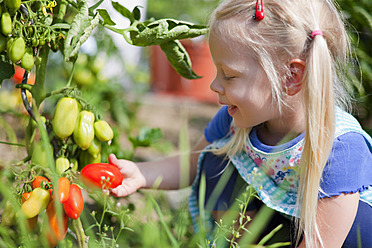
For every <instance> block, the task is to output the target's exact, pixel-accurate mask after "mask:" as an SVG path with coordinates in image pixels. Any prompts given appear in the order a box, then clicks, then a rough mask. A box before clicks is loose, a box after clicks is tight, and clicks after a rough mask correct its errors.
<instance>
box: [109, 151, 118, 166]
mask: <svg viewBox="0 0 372 248" xmlns="http://www.w3.org/2000/svg"><path fill="white" fill-rule="evenodd" d="M108 160H109V164H112V165H116V166H117V165H118V163H119V160H118V159H117V158H116V156H115V154H113V153H111V154H110V155H109V157H108Z"/></svg>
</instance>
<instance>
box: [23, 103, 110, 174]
mask: <svg viewBox="0 0 372 248" xmlns="http://www.w3.org/2000/svg"><path fill="white" fill-rule="evenodd" d="M48 126H49V127H50V130H51V131H52V132H53V135H54V141H55V143H56V144H57V145H56V146H57V150H58V152H55V150H56V147H55V146H53V145H52V142H51V143H49V146H48V147H47V148H45V147H44V146H43V144H42V142H38V143H36V145H33V144H32V140H31V139H30V140H29V141H28V142H27V143H28V144H29V146H28V150H29V154H31V163H32V164H35V165H39V166H41V167H43V168H48V167H49V165H48V159H47V153H48V152H49V153H56V167H55V169H56V172H57V173H58V174H60V175H62V174H63V173H64V172H66V171H67V170H70V169H72V170H73V171H77V170H78V169H79V165H80V168H82V167H83V166H84V165H87V164H92V163H99V162H101V150H102V143H103V142H107V143H110V142H111V140H112V139H113V136H114V134H113V130H112V128H111V126H110V125H109V124H108V122H106V121H105V120H97V119H96V117H95V115H94V113H93V112H92V111H90V110H81V106H80V103H79V102H78V101H77V100H76V99H75V98H73V97H62V98H61V99H60V100H59V101H58V103H57V106H56V109H55V112H54V116H53V119H52V120H51V122H50V123H48ZM26 134H27V131H26ZM26 136H32V135H26Z"/></svg>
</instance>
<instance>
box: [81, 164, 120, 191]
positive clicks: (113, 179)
mask: <svg viewBox="0 0 372 248" xmlns="http://www.w3.org/2000/svg"><path fill="white" fill-rule="evenodd" d="M81 180H82V182H83V183H84V184H85V185H86V186H88V187H98V188H104V189H114V188H116V187H117V186H119V185H120V184H121V183H122V181H123V175H122V174H121V172H120V170H119V169H118V168H117V167H116V166H115V165H112V164H106V163H95V164H88V165H86V166H84V168H83V169H82V170H81Z"/></svg>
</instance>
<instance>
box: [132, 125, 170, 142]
mask: <svg viewBox="0 0 372 248" xmlns="http://www.w3.org/2000/svg"><path fill="white" fill-rule="evenodd" d="M162 136H163V134H162V132H161V130H160V128H148V127H143V128H141V129H140V131H139V133H138V135H137V137H135V138H133V137H129V140H130V142H131V143H132V145H133V146H134V147H148V146H150V145H151V144H152V143H154V142H156V141H157V140H159V139H161V137H162Z"/></svg>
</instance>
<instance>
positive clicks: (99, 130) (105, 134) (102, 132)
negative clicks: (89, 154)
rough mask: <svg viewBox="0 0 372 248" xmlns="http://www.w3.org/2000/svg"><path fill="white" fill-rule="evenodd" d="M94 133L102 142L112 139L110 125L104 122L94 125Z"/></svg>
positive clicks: (112, 134)
mask: <svg viewBox="0 0 372 248" xmlns="http://www.w3.org/2000/svg"><path fill="white" fill-rule="evenodd" d="M94 133H95V135H96V137H97V138H98V139H99V140H100V141H102V142H107V141H110V140H112V138H114V132H113V131H112V129H111V127H110V124H108V123H107V122H106V121H104V120H99V121H96V122H95V123H94Z"/></svg>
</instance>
